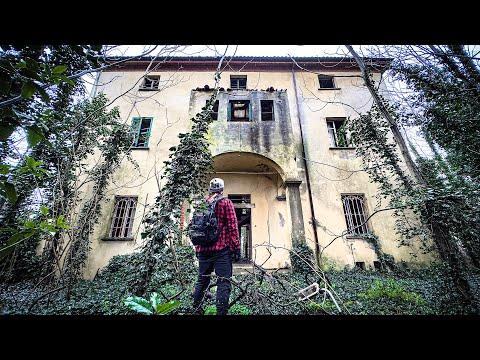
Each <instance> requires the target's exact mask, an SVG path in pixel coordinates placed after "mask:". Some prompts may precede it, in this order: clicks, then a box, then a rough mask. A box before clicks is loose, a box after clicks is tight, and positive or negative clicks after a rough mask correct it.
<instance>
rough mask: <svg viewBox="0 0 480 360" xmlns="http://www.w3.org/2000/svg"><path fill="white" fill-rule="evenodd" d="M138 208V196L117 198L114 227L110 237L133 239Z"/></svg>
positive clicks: (113, 220) (111, 229)
mask: <svg viewBox="0 0 480 360" xmlns="http://www.w3.org/2000/svg"><path fill="white" fill-rule="evenodd" d="M136 207H137V197H136V196H115V208H114V210H113V218H112V225H111V227H110V235H109V237H110V238H112V239H125V238H131V237H132V226H133V219H134V217H135V208H136Z"/></svg>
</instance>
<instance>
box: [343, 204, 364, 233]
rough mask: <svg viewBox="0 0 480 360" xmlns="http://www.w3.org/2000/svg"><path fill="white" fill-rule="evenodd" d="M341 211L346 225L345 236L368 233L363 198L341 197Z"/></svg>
mask: <svg viewBox="0 0 480 360" xmlns="http://www.w3.org/2000/svg"><path fill="white" fill-rule="evenodd" d="M342 203H343V211H344V214H345V221H346V223H347V230H348V235H347V236H360V235H365V234H368V233H369V228H368V224H367V211H366V208H365V196H363V195H342Z"/></svg>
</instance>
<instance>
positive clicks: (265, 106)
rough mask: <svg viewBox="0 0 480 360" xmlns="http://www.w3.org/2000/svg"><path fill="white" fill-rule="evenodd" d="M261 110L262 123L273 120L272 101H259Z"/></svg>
mask: <svg viewBox="0 0 480 360" xmlns="http://www.w3.org/2000/svg"><path fill="white" fill-rule="evenodd" d="M260 107H261V110H262V121H271V120H274V116H273V100H260Z"/></svg>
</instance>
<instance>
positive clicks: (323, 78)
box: [318, 75, 335, 89]
mask: <svg viewBox="0 0 480 360" xmlns="http://www.w3.org/2000/svg"><path fill="white" fill-rule="evenodd" d="M318 82H319V84H320V89H334V88H335V84H334V83H333V76H330V75H318Z"/></svg>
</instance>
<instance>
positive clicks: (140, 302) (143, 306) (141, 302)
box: [125, 296, 153, 315]
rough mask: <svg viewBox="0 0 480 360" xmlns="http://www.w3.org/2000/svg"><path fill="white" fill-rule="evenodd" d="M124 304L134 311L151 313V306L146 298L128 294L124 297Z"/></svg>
mask: <svg viewBox="0 0 480 360" xmlns="http://www.w3.org/2000/svg"><path fill="white" fill-rule="evenodd" d="M125 306H127V307H128V308H129V309H131V310H133V311H136V312H138V313H140V314H146V315H152V314H153V308H152V305H151V304H150V303H149V302H148V300H146V299H144V298H141V297H138V296H129V297H128V298H126V299H125Z"/></svg>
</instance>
